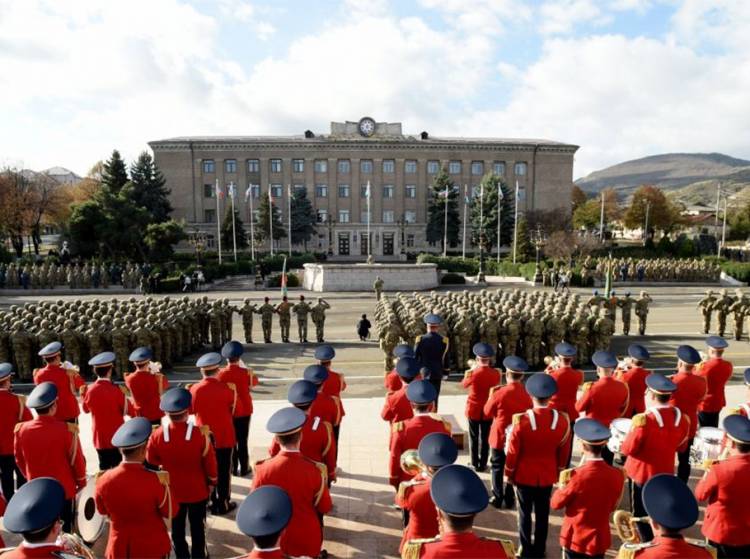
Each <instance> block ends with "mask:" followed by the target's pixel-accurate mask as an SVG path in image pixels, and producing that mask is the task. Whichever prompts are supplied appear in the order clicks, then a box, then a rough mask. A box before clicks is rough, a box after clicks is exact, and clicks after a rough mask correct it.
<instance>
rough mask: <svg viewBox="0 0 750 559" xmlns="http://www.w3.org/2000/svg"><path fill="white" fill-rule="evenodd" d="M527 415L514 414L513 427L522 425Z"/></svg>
mask: <svg viewBox="0 0 750 559" xmlns="http://www.w3.org/2000/svg"><path fill="white" fill-rule="evenodd" d="M524 415H526V414H525V413H514V414H513V425H520V424H521V420H522V419H523V416H524Z"/></svg>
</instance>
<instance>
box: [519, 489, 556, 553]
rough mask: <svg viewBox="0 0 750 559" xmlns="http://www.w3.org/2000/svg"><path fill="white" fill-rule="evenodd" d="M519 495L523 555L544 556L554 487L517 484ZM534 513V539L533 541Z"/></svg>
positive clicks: (520, 534)
mask: <svg viewBox="0 0 750 559" xmlns="http://www.w3.org/2000/svg"><path fill="white" fill-rule="evenodd" d="M516 495H517V496H518V529H519V530H518V531H519V533H518V538H519V543H520V544H521V549H520V556H521V557H544V555H545V553H546V548H547V532H548V531H549V502H550V498H551V497H552V487H535V486H531V485H517V486H516ZM532 515H533V524H534V532H533V541H532V531H531V525H532Z"/></svg>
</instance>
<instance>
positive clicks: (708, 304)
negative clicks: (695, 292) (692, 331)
mask: <svg viewBox="0 0 750 559" xmlns="http://www.w3.org/2000/svg"><path fill="white" fill-rule="evenodd" d="M715 303H716V297H715V296H714V292H713V291H711V290H710V289H709V290H708V291H706V295H705V296H704V297H703V298H702V299H701V300H700V301H698V308H699V309H700V310H701V314H702V315H703V333H704V334H708V333H709V332H710V331H711V313H713V311H714V304H715Z"/></svg>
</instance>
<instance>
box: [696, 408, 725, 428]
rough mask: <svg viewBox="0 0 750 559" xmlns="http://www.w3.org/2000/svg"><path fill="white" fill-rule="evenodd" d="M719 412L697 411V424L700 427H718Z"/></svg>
mask: <svg viewBox="0 0 750 559" xmlns="http://www.w3.org/2000/svg"><path fill="white" fill-rule="evenodd" d="M719 413H720V412H718V411H699V412H698V425H700V426H701V427H718V426H719Z"/></svg>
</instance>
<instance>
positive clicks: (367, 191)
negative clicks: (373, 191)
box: [365, 181, 370, 198]
mask: <svg viewBox="0 0 750 559" xmlns="http://www.w3.org/2000/svg"><path fill="white" fill-rule="evenodd" d="M369 197H370V181H367V186H366V187H365V198H369Z"/></svg>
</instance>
